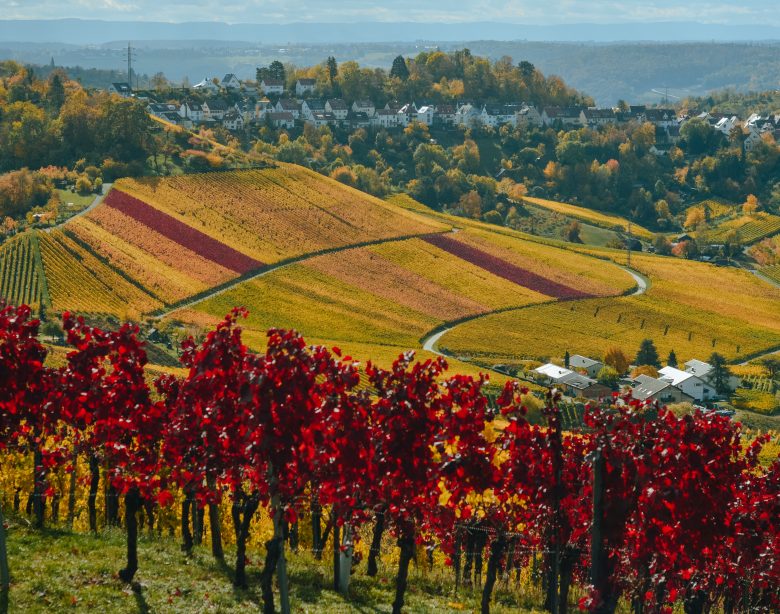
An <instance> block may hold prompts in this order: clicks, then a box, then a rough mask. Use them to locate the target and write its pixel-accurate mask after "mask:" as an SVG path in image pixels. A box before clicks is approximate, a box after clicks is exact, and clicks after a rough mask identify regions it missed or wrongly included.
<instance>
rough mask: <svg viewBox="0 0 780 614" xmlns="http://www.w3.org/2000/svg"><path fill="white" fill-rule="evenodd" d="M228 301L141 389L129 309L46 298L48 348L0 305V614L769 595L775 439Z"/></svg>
mask: <svg viewBox="0 0 780 614" xmlns="http://www.w3.org/2000/svg"><path fill="white" fill-rule="evenodd" d="M245 315H246V314H245V312H244V310H242V309H235V310H233V311H232V313H231V314H230V315H228V316H227V317H225V318H224V319H223V320H222V321H221V322H220V323H219V324H217V326H216V327H215V328H213V329H212V330H211V331H209V332H208V334H207V335H206V336H205V338H204V339H203V341H202V342H200V343H196V342H195V341H194V340H192V339H189V340H187V341H185V342H184V343H183V345H182V348H181V349H182V358H181V360H182V365H183V366H184V367H185V369H183V370H179V371H177V372H174V373H168V374H163V375H161V376H160V377H158V378H156V379H155V381H154V383H153V384H152V385H150V384H149V379H150V378H149V374H148V372H147V355H146V353H145V350H144V346H143V344H142V343H141V342H139V340H138V337H137V335H138V329H137V327H135V326H134V325H131V324H125V325H123V326H121V328H120V329H119V330H116V331H106V330H101V329H98V328H94V327H91V326H89V325H87V324H86V323H85V322H84V321H83V320H82V319H80V318H76V317H74V316H71V315H69V314H68V315H66V316H65V317H64V321H63V328H64V330H65V331H66V334H67V343H68V345H69V346H70V351H69V352H67V354H66V355H65V357H64V363H63V364H61V366H59V367H58V368H52V367H48V366H45V365H46V350H45V348H44V347H43V346H42V345H41V344H40V342H39V340H38V322H37V321H34V320H31V319H30V311H29V309H28V308H26V307H20V308H14V307H7V308H4V309H1V310H0V347H2V348H3V351H2V352H0V463H2V466H3V471H2V473H0V504H2V505H1V506H0V512H2V513H3V514H8V516H9V518H8V520H7V521H6V520H5V519H4V518H3V517H0V609H2V610H6V611H17V610H23V611H38V610H40V611H62V610H64V609H68V608H74V607H77V608H80V609H90V610H93V609H99V610H101V611H104V612H115V611H126V610H127V609H128V606H127V604H128V601H132V600H135V602H136V604H135V605H132V606H130V607H131V608H135V607H139V608H141V609H142V610H146V611H151V610H152V609H154V610H166V609H167V610H171V611H183V612H184V611H202V610H203V609H204V608H205V609H207V610H215V611H226V612H230V611H241V610H243V611H245V610H246V609H247V608H250V607H254V608H257V607H258V604H259V603H262V608H263V611H264V612H266V613H268V614H270V613H271V612H276V611H277V610H276V608H275V606H276V605H277V604H279V605H280V606H281V611H282V613H283V614H288V613H290V612H293V611H295V612H298V611H310V612H325V611H345V612H347V611H355V610H357V611H365V609H364V608H365V607H366V605H367V603H366V601H365V600H366V594H367V593H373V595H374V597H373V598H371V600H370V601H369V602H368V603H370V604H371V607H372V609H374V610H376V611H387V610H388V609H390V608H392V612H393V614H401V612H403V611H419V612H434V611H441V612H447V611H456V610H461V609H466V610H472V611H480V612H481V613H482V614H489V612H491V611H492V612H494V614H499V613H504V612H510V611H517V610H518V609H521V608H527V609H531V608H533V609H535V610H539V609H543V610H546V611H549V612H552V613H553V614H562V613H564V612H567V611H572V610H573V609H575V608H579V609H580V610H582V611H590V612H595V613H609V614H612V613H615V612H618V611H620V612H633V613H634V614H639V613H640V612H647V611H650V612H664V613H666V612H672V611H675V610H683V611H685V612H686V613H690V614H704V613H705V612H716V611H724V612H732V613H734V614H738V613H743V612H744V613H745V614H747V613H748V612H771V611H776V610H777V608H778V607H780V592H779V591H778V586H780V508H779V507H778V506H779V505H780V457H778V455H777V450H778V448H777V442H776V441H774V440H773V439H772V437H770V436H768V435H760V436H758V437H755V438H754V437H752V435H750V434H749V433H747V432H745V431H743V429H742V427H741V426H740V425H739V424H738V423H735V422H732V421H731V420H729V419H728V418H726V417H721V416H717V415H714V414H712V413H702V412H694V413H691V414H689V415H684V416H679V417H678V416H676V415H674V414H673V413H671V412H669V411H667V410H666V409H665V408H662V407H658V406H655V405H643V404H640V403H637V402H635V401H633V400H631V399H630V398H628V397H625V398H619V397H616V398H614V399H610V400H609V401H608V402H605V403H604V404H603V405H599V404H595V405H587V406H564V405H562V404H561V402H560V398H559V397H558V396H557V395H556V394H554V393H550V394H548V396H547V398H546V400H545V402H544V409H543V411H542V415H543V416H544V424H540V425H537V424H531V423H530V422H529V421H528V420H527V419H526V417H525V415H526V413H527V407H526V403H527V400H526V399H527V394H526V393H527V391H526V390H525V389H523V388H521V387H520V386H519V385H518V384H517V383H516V382H507V384H506V385H505V386H504V387H503V389H502V390H501V391H500V392H499V393H498V394H494V393H492V392H491V393H488V391H487V390H486V389H485V381H484V379H483V378H481V377H478V378H472V377H467V376H464V375H448V373H447V371H446V364H445V361H444V360H443V359H440V358H439V359H436V360H426V361H424V362H414V359H413V357H412V356H411V355H410V354H409V353H403V354H401V355H400V356H399V357H398V358H397V359H396V361H395V362H394V364H393V366H392V369H389V370H385V369H382V368H379V367H377V366H375V365H373V364H371V363H367V364H365V363H359V362H357V361H356V360H355V359H353V358H352V357H349V356H346V355H344V353H343V352H341V351H340V350H338V349H337V348H333V349H332V350H331V349H327V348H325V347H322V346H312V345H309V344H307V342H306V341H305V340H304V339H303V338H302V337H301V336H300V335H298V334H297V333H295V332H294V331H285V330H280V329H272V330H270V331H267V336H266V342H265V344H264V347H263V348H261V349H260V350H259V352H258V353H255V352H252V351H250V350H248V348H247V346H246V345H245V344H244V341H243V337H242V330H241V326H240V324H241V323H242V321H243V318H244V317H245ZM152 387H153V388H154V391H155V392H154V393H153V392H152ZM564 425H567V426H569V427H572V428H576V429H578V430H576V431H566V430H564ZM583 427H584V428H583ZM670 451H672V452H673V453H671V454H670V453H669V452H670ZM47 529H48V530H47ZM121 531H123V532H124V534H125V537H124V540H125V548H123V549H120V547H119V546H120V544H119V540H120V537H119V535H120V532H121ZM36 540H37V541H38V542H42V543H47V542H48V544H49V546H48V547H49V551H50V553H51V554H52V555H53V556H50V557H49V558H48V559H47V563H46V566H45V572H43V569H42V568H38V567H36V566H35V565H31V564H30V561H31V560H32V559H33V558H34V557H32V556H31V555H32V554H34V553H33V549H32V545H33V544H34V543H35V542H36ZM174 540H176V541H177V542H178V543H180V544H181V548H180V550H181V551H180V552H178V553H175V552H173V548H172V547H171V545H172V543H171V542H173V541H174ZM122 550H124V566H123V567H122V568H121V569H118V570H117V569H116V567H112V566H113V565H114V564H116V565H117V566H118V565H120V564H122V563H121V562H120V561H119V560H118V559H119V557H120V556H121V553H122ZM7 553H10V555H11V556H10V557H8V556H6V554H7ZM55 553H56V554H55ZM209 558H212V559H213V563H212V564H211V565H209V564H207V562H206V561H207V559H209ZM330 561H332V565H331V563H330ZM413 561H416V562H415V563H414V565H412V562H413ZM9 563H10V565H9ZM6 570H10V574H9V573H7V571H6ZM36 570H38V571H36ZM423 570H424V571H423ZM41 572H43V573H41ZM23 574H27V575H24V576H23ZM231 585H232V586H231ZM22 587H24V590H22ZM37 587H41V588H37ZM426 594H427V595H430V597H431V600H430V601H429V602H428V605H426V606H423V602H424V599H422V597H423V596H424V595H426ZM231 595H232V596H231ZM437 596H438V597H439V599H438V600H436V597H437ZM445 596H446V598H445V600H441V598H442V597H445ZM147 599H150V600H151V603H149V602H148V601H147ZM377 599H380V600H381V599H384V600H385V601H384V602H383V603H382V602H381V601H380V602H377V601H376V600H377ZM193 601H195V602H196V603H193ZM323 603H329V604H331V609H330V610H328V607H327V606H320V605H319V604H323ZM434 603H437V604H438V607H434V606H433V604H434ZM150 606H151V607H150ZM405 606H408V609H406V607H405Z"/></svg>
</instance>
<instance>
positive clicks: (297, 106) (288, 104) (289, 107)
mask: <svg viewBox="0 0 780 614" xmlns="http://www.w3.org/2000/svg"><path fill="white" fill-rule="evenodd" d="M279 105H280V106H281V107H282V109H284V110H285V111H300V110H301V103H300V102H298V101H297V100H293V99H292V98H280V99H279Z"/></svg>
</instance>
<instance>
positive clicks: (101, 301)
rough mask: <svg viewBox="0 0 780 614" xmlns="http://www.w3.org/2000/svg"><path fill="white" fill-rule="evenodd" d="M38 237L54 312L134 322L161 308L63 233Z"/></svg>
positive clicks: (57, 231)
mask: <svg viewBox="0 0 780 614" xmlns="http://www.w3.org/2000/svg"><path fill="white" fill-rule="evenodd" d="M38 236H39V242H40V249H41V258H42V260H43V269H44V271H45V273H46V280H47V283H48V286H49V294H50V296H51V306H52V308H53V309H54V310H55V311H65V310H72V311H76V312H80V313H104V314H111V315H115V316H118V317H136V318H137V317H139V316H140V314H142V313H147V312H149V311H152V310H154V309H157V308H158V307H160V306H161V305H162V303H161V302H160V301H158V300H157V299H155V298H153V297H152V296H150V295H149V294H147V293H146V292H144V291H143V290H141V289H140V288H138V287H137V286H135V285H133V284H131V283H130V282H129V281H127V280H126V279H125V278H124V277H122V276H121V275H120V274H119V273H117V272H116V271H115V270H114V269H112V268H111V267H109V266H108V265H106V264H105V263H103V262H102V261H100V260H99V259H98V258H96V257H95V256H94V255H93V254H91V253H90V252H88V251H87V250H86V249H84V248H83V247H82V246H81V245H79V244H78V243H77V242H76V241H74V240H73V239H71V238H69V237H68V236H67V235H66V234H64V233H63V232H62V231H59V230H55V231H53V232H51V233H48V234H44V233H40V234H39V235H38Z"/></svg>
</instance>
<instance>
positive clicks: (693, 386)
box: [658, 367, 717, 401]
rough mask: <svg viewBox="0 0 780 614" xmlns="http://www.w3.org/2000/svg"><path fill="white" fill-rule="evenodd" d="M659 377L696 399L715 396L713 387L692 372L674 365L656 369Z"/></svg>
mask: <svg viewBox="0 0 780 614" xmlns="http://www.w3.org/2000/svg"><path fill="white" fill-rule="evenodd" d="M658 375H659V378H658V379H662V380H665V381H668V382H670V383H671V384H672V386H674V387H675V388H679V389H680V390H682V391H683V392H684V393H685V394H687V395H688V396H689V397H692V398H693V399H695V400H696V401H707V400H709V399H713V398H715V397H716V396H717V393H716V392H715V388H714V387H713V386H712V385H711V384H709V383H708V382H705V381H704V380H703V379H701V378H700V377H697V376H695V375H694V374H693V373H688V372H686V371H681V370H680V369H677V368H675V367H664V368H663V369H660V370H659V371H658Z"/></svg>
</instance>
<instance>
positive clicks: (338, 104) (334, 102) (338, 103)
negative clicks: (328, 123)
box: [328, 98, 348, 111]
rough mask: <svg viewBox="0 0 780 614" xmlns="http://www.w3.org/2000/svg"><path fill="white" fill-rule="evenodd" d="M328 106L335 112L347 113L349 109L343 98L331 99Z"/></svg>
mask: <svg viewBox="0 0 780 614" xmlns="http://www.w3.org/2000/svg"><path fill="white" fill-rule="evenodd" d="M328 104H329V105H330V108H331V109H333V110H338V111H346V110H347V108H348V107H347V103H346V102H344V101H343V100H342V99H341V98H331V99H330V100H328Z"/></svg>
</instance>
